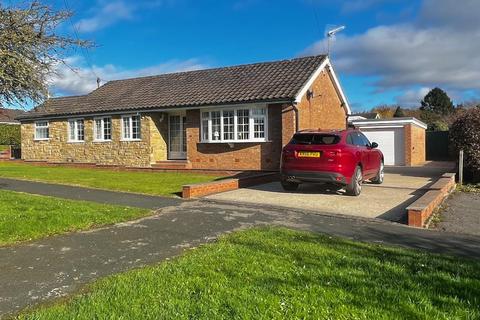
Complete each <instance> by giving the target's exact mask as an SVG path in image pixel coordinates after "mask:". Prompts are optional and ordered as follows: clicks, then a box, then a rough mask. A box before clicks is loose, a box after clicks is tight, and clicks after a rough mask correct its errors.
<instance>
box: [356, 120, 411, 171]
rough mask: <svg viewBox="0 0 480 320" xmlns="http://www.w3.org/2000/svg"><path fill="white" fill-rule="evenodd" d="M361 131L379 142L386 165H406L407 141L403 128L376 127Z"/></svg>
mask: <svg viewBox="0 0 480 320" xmlns="http://www.w3.org/2000/svg"><path fill="white" fill-rule="evenodd" d="M361 131H362V132H363V133H364V134H365V135H366V136H367V138H368V140H370V141H371V142H376V143H378V148H379V149H380V150H382V152H383V156H384V157H385V164H386V165H395V166H403V165H405V141H404V136H403V128H388V129H374V128H368V129H367V128H364V129H361Z"/></svg>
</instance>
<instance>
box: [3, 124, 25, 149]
mask: <svg viewBox="0 0 480 320" xmlns="http://www.w3.org/2000/svg"><path fill="white" fill-rule="evenodd" d="M20 141H21V138H20V126H18V125H11V124H0V145H12V146H19V145H20Z"/></svg>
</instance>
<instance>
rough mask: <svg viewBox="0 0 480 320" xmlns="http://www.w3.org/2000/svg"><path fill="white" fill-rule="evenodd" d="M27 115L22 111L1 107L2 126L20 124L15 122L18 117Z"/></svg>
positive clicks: (0, 118) (0, 120)
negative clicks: (3, 124)
mask: <svg viewBox="0 0 480 320" xmlns="http://www.w3.org/2000/svg"><path fill="white" fill-rule="evenodd" d="M23 114H25V111H23V110H20V109H7V108H3V107H0V124H1V123H9V124H11V123H20V122H19V121H17V120H15V118H16V117H18V116H21V115H23Z"/></svg>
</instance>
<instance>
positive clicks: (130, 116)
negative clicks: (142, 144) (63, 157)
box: [121, 114, 142, 141]
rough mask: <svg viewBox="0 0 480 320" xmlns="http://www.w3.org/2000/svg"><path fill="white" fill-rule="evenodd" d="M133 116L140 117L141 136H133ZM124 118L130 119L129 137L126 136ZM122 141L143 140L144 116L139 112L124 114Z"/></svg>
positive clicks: (139, 132)
mask: <svg viewBox="0 0 480 320" xmlns="http://www.w3.org/2000/svg"><path fill="white" fill-rule="evenodd" d="M133 117H138V123H139V125H140V126H139V131H138V134H139V136H140V137H139V138H132V137H133ZM124 119H129V120H128V123H129V127H130V129H129V136H130V137H129V138H126V137H125V128H124V126H125V125H124ZM121 130H122V131H121V141H141V140H142V116H141V115H139V114H126V115H123V116H122V126H121Z"/></svg>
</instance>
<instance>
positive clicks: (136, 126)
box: [132, 116, 140, 139]
mask: <svg viewBox="0 0 480 320" xmlns="http://www.w3.org/2000/svg"><path fill="white" fill-rule="evenodd" d="M132 139H140V116H132Z"/></svg>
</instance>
